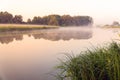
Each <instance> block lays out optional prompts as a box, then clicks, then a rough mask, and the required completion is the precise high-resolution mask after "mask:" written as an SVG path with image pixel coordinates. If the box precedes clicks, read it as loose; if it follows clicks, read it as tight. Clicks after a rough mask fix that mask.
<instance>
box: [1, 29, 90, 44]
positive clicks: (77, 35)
mask: <svg viewBox="0 0 120 80" xmlns="http://www.w3.org/2000/svg"><path fill="white" fill-rule="evenodd" d="M23 35H28V36H29V37H31V36H32V37H34V39H41V38H43V39H45V40H51V41H58V40H70V39H89V38H91V37H92V31H91V30H90V29H89V30H88V29H81V28H77V30H75V29H74V28H73V29H50V30H31V31H9V32H0V43H2V44H8V43H11V42H13V41H14V40H23Z"/></svg>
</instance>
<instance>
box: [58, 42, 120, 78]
mask: <svg viewBox="0 0 120 80" xmlns="http://www.w3.org/2000/svg"><path fill="white" fill-rule="evenodd" d="M57 69H60V73H59V75H58V76H57V77H58V79H60V80H120V45H119V44H117V43H115V42H113V43H111V44H110V45H109V46H108V47H103V48H94V49H93V50H92V51H91V50H87V51H85V52H84V54H80V55H78V56H75V57H74V56H70V55H68V57H67V61H66V62H64V61H61V65H59V66H57Z"/></svg>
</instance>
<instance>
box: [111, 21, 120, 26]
mask: <svg viewBox="0 0 120 80" xmlns="http://www.w3.org/2000/svg"><path fill="white" fill-rule="evenodd" d="M112 25H113V26H119V25H120V24H119V22H117V21H114V22H113V24H112Z"/></svg>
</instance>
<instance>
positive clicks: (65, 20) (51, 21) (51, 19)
mask: <svg viewBox="0 0 120 80" xmlns="http://www.w3.org/2000/svg"><path fill="white" fill-rule="evenodd" d="M0 23H3V24H5V23H9V24H39V25H55V26H88V25H92V24H93V19H92V17H90V16H73V17H72V16H70V15H62V16H60V15H56V14H52V15H48V16H43V17H40V16H34V17H33V19H28V20H27V22H25V21H23V17H22V15H14V16H13V15H12V14H11V13H8V12H0Z"/></svg>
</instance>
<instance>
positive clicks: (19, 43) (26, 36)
mask: <svg viewBox="0 0 120 80" xmlns="http://www.w3.org/2000/svg"><path fill="white" fill-rule="evenodd" d="M118 34H119V29H98V28H78V27H77V28H72V27H70V28H60V29H49V30H48V29H47V30H31V31H13V32H1V33H0V76H1V78H2V79H3V80H56V79H54V77H53V76H52V75H50V74H54V66H56V65H57V64H59V60H58V58H61V59H64V57H65V55H63V53H68V54H72V53H74V54H79V53H80V52H81V51H84V50H86V48H89V47H91V46H93V45H94V46H97V45H101V44H105V43H107V42H110V41H111V40H115V39H119V36H118Z"/></svg>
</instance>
